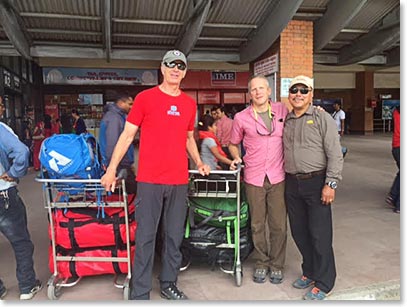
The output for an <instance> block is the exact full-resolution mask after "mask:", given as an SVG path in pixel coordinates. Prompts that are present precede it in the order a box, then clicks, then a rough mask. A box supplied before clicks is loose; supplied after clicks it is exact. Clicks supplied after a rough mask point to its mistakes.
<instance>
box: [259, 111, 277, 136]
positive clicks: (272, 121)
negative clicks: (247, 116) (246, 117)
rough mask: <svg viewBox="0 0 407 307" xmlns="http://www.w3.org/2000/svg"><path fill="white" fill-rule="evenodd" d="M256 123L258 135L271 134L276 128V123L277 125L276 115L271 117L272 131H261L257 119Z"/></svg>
mask: <svg viewBox="0 0 407 307" xmlns="http://www.w3.org/2000/svg"><path fill="white" fill-rule="evenodd" d="M254 124H255V126H256V132H257V134H258V135H261V136H269V135H271V134H272V133H273V132H274V128H275V127H274V125H275V123H274V116H273V117H272V118H271V127H270V131H268V130H267V132H263V131H264V130H265V129H263V131H259V127H258V123H257V120H255V121H254ZM260 130H262V129H260Z"/></svg>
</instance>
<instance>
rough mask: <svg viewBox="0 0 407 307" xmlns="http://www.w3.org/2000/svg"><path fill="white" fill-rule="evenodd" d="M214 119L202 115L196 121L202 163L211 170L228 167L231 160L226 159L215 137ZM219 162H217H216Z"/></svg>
mask: <svg viewBox="0 0 407 307" xmlns="http://www.w3.org/2000/svg"><path fill="white" fill-rule="evenodd" d="M216 129H217V127H216V125H215V119H214V118H213V117H212V116H210V115H209V116H207V115H204V116H203V117H202V118H201V120H200V121H199V123H198V131H199V132H198V133H199V145H198V148H200V153H201V159H202V161H203V163H205V164H207V165H209V166H210V167H211V169H212V170H216V169H229V166H230V164H232V160H230V159H228V158H227V156H226V154H225V152H224V151H223V150H222V146H221V145H220V143H219V140H218V138H217V137H216ZM218 163H219V164H218Z"/></svg>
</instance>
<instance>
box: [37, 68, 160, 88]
mask: <svg viewBox="0 0 407 307" xmlns="http://www.w3.org/2000/svg"><path fill="white" fill-rule="evenodd" d="M43 80H44V84H75V85H84V84H90V85H157V84H158V75H157V70H144V69H110V68H105V69H87V68H65V67H45V68H43Z"/></svg>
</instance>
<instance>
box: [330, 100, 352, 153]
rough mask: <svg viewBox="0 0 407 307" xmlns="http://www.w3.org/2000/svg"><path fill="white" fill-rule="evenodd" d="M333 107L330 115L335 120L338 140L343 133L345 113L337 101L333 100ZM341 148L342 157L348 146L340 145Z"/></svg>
mask: <svg viewBox="0 0 407 307" xmlns="http://www.w3.org/2000/svg"><path fill="white" fill-rule="evenodd" d="M333 107H334V110H335V111H334V112H333V113H332V117H333V118H334V120H335V122H336V127H337V129H338V135H339V140H340V139H341V137H342V136H343V135H344V133H345V119H346V114H345V111H344V110H342V109H341V104H340V103H339V102H335V103H334V104H333ZM341 149H342V154H343V157H345V156H346V154H347V152H348V148H347V147H345V146H341Z"/></svg>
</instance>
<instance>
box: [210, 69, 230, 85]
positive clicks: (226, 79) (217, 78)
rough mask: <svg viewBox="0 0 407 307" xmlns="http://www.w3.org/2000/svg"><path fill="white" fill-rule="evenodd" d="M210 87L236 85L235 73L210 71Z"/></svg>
mask: <svg viewBox="0 0 407 307" xmlns="http://www.w3.org/2000/svg"><path fill="white" fill-rule="evenodd" d="M211 85H213V86H225V85H236V72H235V71H212V72H211Z"/></svg>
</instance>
